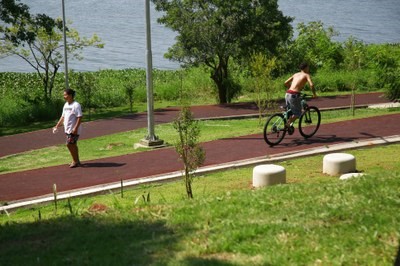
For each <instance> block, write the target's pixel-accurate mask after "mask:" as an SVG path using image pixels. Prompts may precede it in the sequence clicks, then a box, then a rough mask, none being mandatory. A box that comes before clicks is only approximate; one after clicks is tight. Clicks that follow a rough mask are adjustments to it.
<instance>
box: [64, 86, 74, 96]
mask: <svg viewBox="0 0 400 266" xmlns="http://www.w3.org/2000/svg"><path fill="white" fill-rule="evenodd" d="M64 91H65V92H66V93H67V94H68V95H72V98H74V97H75V91H74V90H73V89H69V88H68V89H65V90H64Z"/></svg>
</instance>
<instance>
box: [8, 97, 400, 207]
mask: <svg viewBox="0 0 400 266" xmlns="http://www.w3.org/2000/svg"><path fill="white" fill-rule="evenodd" d="M373 95H374V96H373ZM373 95H372V94H371V95H368V96H366V98H368V97H372V96H373V97H375V98H376V97H378V94H373ZM339 98H340V99H341V97H339ZM343 98H344V97H343ZM337 99H338V98H332V99H325V98H324V99H322V98H320V99H316V102H315V103H314V102H313V104H315V105H317V106H318V107H323V103H326V102H329V101H331V102H333V101H335V100H337ZM360 99H361V97H360ZM379 99H380V98H379ZM374 102H380V101H376V100H375V101H374ZM381 102H384V101H381ZM371 103H372V102H371ZM335 106H339V105H338V104H336V105H335ZM332 107H333V106H332ZM197 108H198V111H197V112H196V109H195V110H194V111H195V114H197V117H200V116H201V115H200V111H201V110H203V109H202V108H200V107H197ZM207 108H208V107H207ZM207 108H204V110H206V109H207ZM212 108H216V109H218V108H222V109H223V110H226V108H228V107H221V106H215V107H210V109H212ZM229 108H232V111H233V113H235V112H236V113H237V112H238V111H237V110H238V109H235V108H233V107H229ZM243 109H244V108H243ZM168 112H170V113H172V112H173V111H168ZM175 112H177V110H175ZM204 112H205V113H206V112H207V111H204ZM249 113H251V112H249ZM231 114H232V112H226V115H231ZM212 115H213V116H217V115H218V113H216V112H215V113H214V112H213V113H212ZM399 119H400V114H392V115H385V116H379V117H375V118H368V119H357V120H352V121H346V122H338V123H332V124H326V125H321V127H320V129H319V131H318V132H317V135H316V136H314V137H313V138H310V139H309V140H304V139H302V137H301V136H300V135H299V133H298V132H296V133H295V134H293V135H292V136H287V137H286V138H285V139H284V141H283V142H282V143H281V144H280V145H278V146H275V147H272V148H271V147H269V146H267V145H266V144H265V143H264V140H263V138H262V135H261V134H255V135H249V136H243V137H239V138H227V139H222V140H217V141H211V142H207V143H204V144H203V147H204V149H205V151H206V161H205V166H210V165H218V164H222V163H226V162H232V161H238V160H243V159H249V158H254V157H260V156H271V155H276V154H282V153H287V152H290V151H300V150H305V149H310V148H315V147H319V146H326V145H332V144H335V143H343V142H354V141H360V140H368V139H373V138H383V137H386V136H392V135H398V134H399V133H400V123H398V121H399ZM157 120H158V119H157ZM111 121H114V123H115V124H116V123H117V122H119V119H117V120H107V121H106V122H107V123H110V122H111ZM158 121H160V120H158ZM93 123H94V122H93ZM98 123H99V124H100V122H98ZM131 123H132V121H131ZM88 124H90V123H88ZM113 128H115V126H113ZM88 131H89V130H88ZM25 135H29V134H22V135H17V136H19V137H20V139H21V136H23V137H25ZM17 139H18V138H17V137H15V138H14V140H17ZM181 168H182V165H181V163H180V162H179V160H178V157H177V155H176V153H175V151H174V149H173V148H163V149H157V150H152V151H147V152H142V153H135V154H131V155H124V156H118V157H111V158H105V159H99V160H93V161H86V162H84V167H81V168H75V169H69V168H68V167H67V166H65V165H62V166H56V167H48V168H42V169H37V170H31V171H24V172H18V173H10V174H3V175H0V201H5V202H12V201H17V200H22V199H27V198H33V197H38V196H42V195H45V194H51V193H52V187H53V184H57V190H58V191H59V192H63V191H70V190H74V189H79V188H83V187H90V186H95V185H101V184H106V183H111V182H119V181H120V180H121V179H122V180H128V179H137V178H142V177H148V176H152V175H158V174H164V173H169V172H174V171H177V170H179V169H181Z"/></svg>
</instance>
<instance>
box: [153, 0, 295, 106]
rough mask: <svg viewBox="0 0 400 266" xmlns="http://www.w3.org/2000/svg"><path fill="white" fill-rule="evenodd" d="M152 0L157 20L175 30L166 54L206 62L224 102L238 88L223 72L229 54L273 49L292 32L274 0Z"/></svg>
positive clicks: (184, 61) (236, 56)
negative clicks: (158, 15) (172, 41)
mask: <svg viewBox="0 0 400 266" xmlns="http://www.w3.org/2000/svg"><path fill="white" fill-rule="evenodd" d="M152 1H153V3H154V4H155V6H156V9H157V10H158V11H162V12H164V15H163V16H162V17H161V18H159V20H158V21H159V22H160V23H162V24H164V25H166V26H167V27H169V28H171V29H172V30H173V31H175V32H177V33H178V35H177V37H176V43H175V44H174V45H173V46H172V47H170V49H169V50H168V53H167V54H166V57H167V58H169V59H171V60H175V61H178V62H180V63H182V64H183V65H188V66H193V65H201V64H204V65H206V66H207V67H209V68H210V69H211V78H212V79H213V81H214V82H215V84H216V87H217V89H218V96H219V101H220V103H226V102H229V101H230V100H231V99H232V97H233V96H234V93H235V90H237V88H235V84H234V82H232V79H231V77H230V75H229V72H228V71H229V63H230V60H231V59H234V60H237V61H238V62H240V61H242V60H245V59H248V58H250V56H251V54H253V53H254V52H263V53H266V54H274V53H275V52H276V50H277V47H278V46H279V45H280V44H281V43H284V42H286V41H287V40H288V39H290V37H291V36H292V26H291V25H290V22H291V21H292V18H290V17H286V16H284V15H283V14H282V12H281V11H280V10H279V9H278V3H277V0H230V1H226V0H152Z"/></svg>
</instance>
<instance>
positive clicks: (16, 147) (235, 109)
mask: <svg viewBox="0 0 400 266" xmlns="http://www.w3.org/2000/svg"><path fill="white" fill-rule="evenodd" d="M387 102H389V101H388V100H387V99H386V98H385V97H383V94H382V93H367V94H360V95H357V98H356V105H358V106H366V105H369V104H375V103H387ZM309 103H310V104H312V105H316V106H318V107H319V108H320V109H324V108H332V107H339V108H340V107H344V106H347V107H348V106H349V105H350V96H349V95H345V96H334V97H320V98H317V99H311V100H310V101H309ZM179 110H180V109H179V108H177V107H171V108H166V109H159V110H156V111H155V116H154V121H155V123H156V124H161V123H168V122H171V121H172V120H173V119H175V117H176V116H177V114H178V112H179ZM192 112H193V113H194V116H195V117H196V118H210V117H230V116H243V115H254V114H257V107H256V105H255V104H253V103H238V104H225V105H207V106H194V107H192ZM83 126H84V131H83V134H82V137H81V139H87V138H94V137H97V136H103V135H109V134H113V133H117V132H124V131H129V130H133V129H137V128H146V127H147V115H146V113H139V114H134V115H128V116H124V117H119V118H114V119H104V120H97V121H93V122H87V123H84V124H83ZM63 142H64V137H63V134H52V133H51V129H45V130H38V131H34V132H30V133H24V134H17V135H11V136H5V137H0V147H1V148H0V158H1V157H3V156H6V155H11V154H16V153H20V152H24V151H29V150H34V149H39V148H43V147H49V146H54V145H58V144H61V143H63Z"/></svg>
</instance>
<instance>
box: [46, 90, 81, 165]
mask: <svg viewBox="0 0 400 266" xmlns="http://www.w3.org/2000/svg"><path fill="white" fill-rule="evenodd" d="M74 98H75V91H74V90H72V89H65V90H64V100H65V101H66V102H65V104H64V107H63V112H62V115H61V118H60V120H59V121H58V122H57V124H56V125H55V127H54V128H53V131H56V130H57V128H58V127H59V126H60V125H61V123H64V132H65V134H66V136H67V141H66V144H67V147H68V150H69V152H70V154H71V157H72V163H71V164H70V165H69V167H70V168H75V167H78V166H81V162H80V160H79V150H78V144H77V142H78V139H79V135H80V134H81V130H82V128H81V123H82V108H81V105H80V104H79V103H78V102H77V101H75V100H74Z"/></svg>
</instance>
